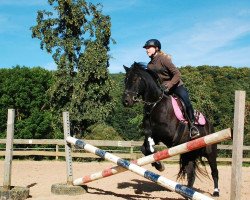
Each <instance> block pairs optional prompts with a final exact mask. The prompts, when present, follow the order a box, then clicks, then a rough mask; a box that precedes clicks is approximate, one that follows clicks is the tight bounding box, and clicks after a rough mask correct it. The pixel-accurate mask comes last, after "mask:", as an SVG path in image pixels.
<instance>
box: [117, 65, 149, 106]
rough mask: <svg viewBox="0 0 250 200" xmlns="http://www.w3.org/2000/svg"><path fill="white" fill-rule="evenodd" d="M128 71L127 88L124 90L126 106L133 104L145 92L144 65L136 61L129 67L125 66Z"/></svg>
mask: <svg viewBox="0 0 250 200" xmlns="http://www.w3.org/2000/svg"><path fill="white" fill-rule="evenodd" d="M123 67H124V69H125V71H126V76H125V80H124V83H125V88H124V92H123V98H122V102H123V105H124V106H133V105H134V103H135V102H136V101H138V99H139V97H140V96H141V95H142V94H143V92H144V82H143V81H142V79H143V77H142V76H143V73H142V72H143V71H145V67H144V65H142V64H140V63H136V62H134V64H133V65H132V66H131V67H130V68H129V67H126V66H123Z"/></svg>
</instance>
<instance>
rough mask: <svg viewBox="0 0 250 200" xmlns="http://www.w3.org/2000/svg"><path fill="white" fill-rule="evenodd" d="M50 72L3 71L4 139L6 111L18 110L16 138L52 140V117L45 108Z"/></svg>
mask: <svg viewBox="0 0 250 200" xmlns="http://www.w3.org/2000/svg"><path fill="white" fill-rule="evenodd" d="M50 83H51V72H49V71H46V70H44V69H42V68H39V67H36V68H31V69H30V68H28V67H20V66H16V67H15V68H12V69H1V70H0V94H1V95H0V120H1V124H0V133H1V137H5V132H6V131H5V130H6V122H7V110H8V109H9V108H13V109H15V114H16V119H15V124H16V127H15V138H36V139H38V138H50V135H49V134H50V133H51V114H50V112H49V110H45V109H43V107H44V105H45V104H46V103H47V100H48V98H47V96H46V91H47V90H48V88H49V86H50Z"/></svg>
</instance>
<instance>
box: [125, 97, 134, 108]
mask: <svg viewBox="0 0 250 200" xmlns="http://www.w3.org/2000/svg"><path fill="white" fill-rule="evenodd" d="M122 103H123V105H124V106H125V107H131V106H133V105H134V103H135V101H134V98H133V96H130V95H129V94H124V95H123V97H122Z"/></svg>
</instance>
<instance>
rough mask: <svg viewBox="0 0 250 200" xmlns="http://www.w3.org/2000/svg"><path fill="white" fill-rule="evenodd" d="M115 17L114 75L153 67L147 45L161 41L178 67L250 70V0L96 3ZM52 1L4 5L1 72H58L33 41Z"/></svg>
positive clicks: (12, 0) (0, 2)
mask: <svg viewBox="0 0 250 200" xmlns="http://www.w3.org/2000/svg"><path fill="white" fill-rule="evenodd" d="M88 2H92V3H95V4H96V3H101V4H102V5H103V13H104V14H105V15H109V16H110V17H111V24H112V27H111V30H112V36H111V37H112V38H113V39H114V40H115V41H116V44H110V52H109V54H110V55H111V57H112V58H111V59H110V66H109V71H110V72H111V73H119V72H124V69H123V65H126V66H130V65H131V64H132V63H133V62H134V61H136V62H146V63H147V62H149V58H148V56H147V55H146V52H145V49H143V48H142V47H143V45H144V44H145V42H146V41H147V40H148V39H158V40H159V41H160V42H161V44H162V50H163V51H164V52H166V53H168V54H170V55H171V56H172V61H173V63H174V64H175V65H176V66H177V67H182V66H187V65H191V66H199V65H211V66H233V67H250V0H126V1H125V0H92V1H88ZM44 9H45V10H50V9H51V7H50V6H49V5H48V2H47V0H0V68H11V67H14V66H16V65H20V66H27V67H36V66H40V67H43V68H45V69H48V70H55V69H56V65H55V63H54V62H53V59H52V55H51V54H48V53H47V52H46V51H45V50H41V49H40V40H38V39H36V38H32V37H31V30H30V27H32V26H35V25H36V16H37V11H38V10H44Z"/></svg>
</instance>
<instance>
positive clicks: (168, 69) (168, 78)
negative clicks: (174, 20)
mask: <svg viewBox="0 0 250 200" xmlns="http://www.w3.org/2000/svg"><path fill="white" fill-rule="evenodd" d="M143 48H145V49H146V52H147V55H148V56H149V57H150V59H151V61H150V62H149V63H148V65H147V68H148V69H151V70H152V71H154V72H156V73H157V74H158V76H159V78H160V81H161V83H162V87H163V89H164V91H165V92H166V93H167V94H175V95H176V96H178V97H180V98H181V99H182V101H183V103H184V104H185V107H186V113H187V117H188V119H189V120H188V121H189V126H190V137H191V139H194V138H197V137H199V135H200V133H199V130H198V129H197V128H196V127H195V125H194V121H195V117H194V110H193V106H192V104H191V102H190V99H189V94H188V91H187V89H186V88H185V87H184V85H183V82H182V80H181V73H180V71H179V70H178V68H177V67H176V66H175V65H174V64H173V63H172V60H171V56H170V55H168V54H165V53H164V52H163V51H161V43H160V41H159V40H157V39H150V40H148V41H147V42H146V43H145V45H144V46H143Z"/></svg>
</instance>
